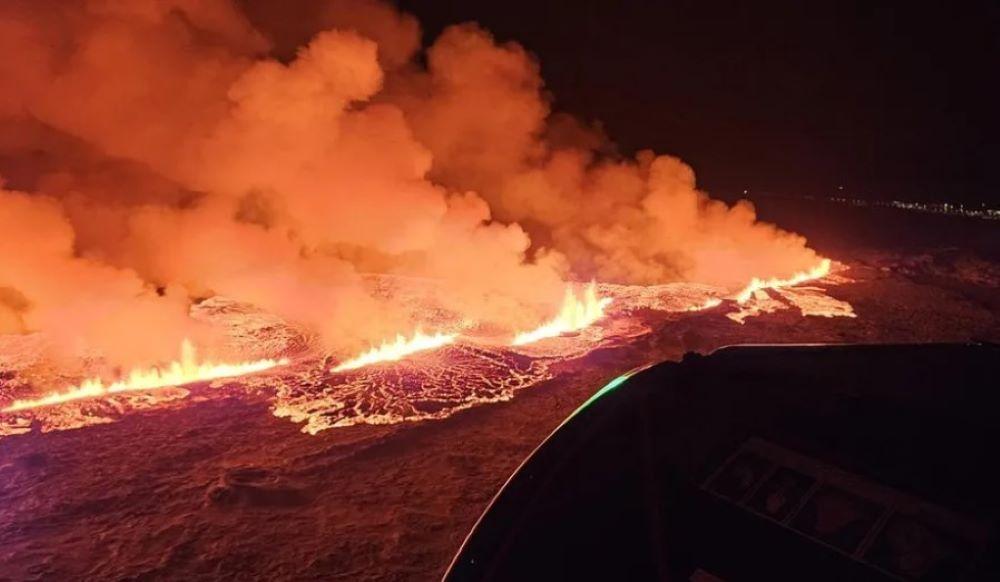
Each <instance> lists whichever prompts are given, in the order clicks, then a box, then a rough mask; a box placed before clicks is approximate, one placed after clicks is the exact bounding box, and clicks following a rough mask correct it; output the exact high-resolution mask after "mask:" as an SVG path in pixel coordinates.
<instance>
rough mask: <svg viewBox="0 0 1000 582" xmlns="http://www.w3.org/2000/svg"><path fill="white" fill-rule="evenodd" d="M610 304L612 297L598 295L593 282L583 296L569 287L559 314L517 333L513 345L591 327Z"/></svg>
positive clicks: (602, 315)
mask: <svg viewBox="0 0 1000 582" xmlns="http://www.w3.org/2000/svg"><path fill="white" fill-rule="evenodd" d="M610 304H611V298H610V297H602V298H598V297H597V285H595V284H594V283H593V282H591V283H590V284H589V285H587V288H586V289H585V290H584V293H583V297H582V298H577V296H576V294H575V293H574V292H573V288H572V287H567V288H566V296H565V297H564V298H563V305H562V309H560V310H559V315H557V316H556V317H555V318H554V319H552V320H551V321H549V322H548V323H545V324H544V325H542V326H541V327H539V328H537V329H534V330H532V331H527V332H523V333H519V334H517V337H515V338H514V341H513V342H512V345H515V346H521V345H524V344H530V343H533V342H536V341H538V340H541V339H545V338H550V337H556V336H558V335H562V334H564V333H569V332H573V331H579V330H581V329H583V328H585V327H589V326H590V325H591V324H593V323H594V322H595V321H597V320H598V319H601V318H602V317H604V309H605V308H606V307H607V306H608V305H610Z"/></svg>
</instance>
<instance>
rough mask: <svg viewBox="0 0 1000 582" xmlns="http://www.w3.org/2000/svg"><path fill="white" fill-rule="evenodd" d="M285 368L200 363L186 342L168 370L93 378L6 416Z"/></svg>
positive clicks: (17, 406) (15, 407) (18, 403)
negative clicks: (108, 380) (114, 379)
mask: <svg viewBox="0 0 1000 582" xmlns="http://www.w3.org/2000/svg"><path fill="white" fill-rule="evenodd" d="M285 364H288V360H287V359H280V360H270V359H265V360H255V361H249V362H240V363H236V364H217V363H213V362H201V363H199V362H198V358H197V354H196V352H195V348H194V345H192V344H191V342H189V341H188V340H184V342H183V343H182V344H181V359H180V360H179V361H174V362H171V363H170V365H169V366H168V367H166V368H157V367H152V368H145V369H143V368H134V369H132V371H131V372H129V373H128V376H127V377H126V378H125V379H124V380H119V381H117V382H112V383H110V384H105V383H104V381H103V380H101V379H100V378H90V379H87V380H84V381H83V382H81V383H80V384H78V385H76V386H72V387H70V388H68V389H67V390H64V391H62V392H52V393H50V394H48V395H46V396H43V397H41V398H38V399H34V400H15V401H14V402H13V403H12V404H11V405H10V406H8V407H6V408H4V409H3V412H17V411H19V410H27V409H31V408H40V407H43V406H52V405H55V404H61V403H63V402H69V401H72V400H80V399H83V398H96V397H100V396H106V395H109V394H116V393H119V392H130V391H134V390H153V389H156V388H169V387H174V386H182V385H184V384H191V383H193V382H204V381H208V380H217V379H219V378H231V377H235V376H245V375H247V374H254V373H256V372H263V371H264V370H269V369H271V368H274V367H276V366H283V365H285Z"/></svg>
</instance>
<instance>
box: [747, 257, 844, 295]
mask: <svg viewBox="0 0 1000 582" xmlns="http://www.w3.org/2000/svg"><path fill="white" fill-rule="evenodd" d="M831 266H832V262H831V261H830V259H823V260H822V261H820V262H819V264H817V265H816V266H815V267H813V268H812V269H809V270H808V271H800V272H798V273H795V274H794V275H792V276H791V277H789V278H787V279H778V278H775V277H772V278H770V279H758V278H756V277H754V278H753V279H752V280H751V281H750V283H749V284H747V286H746V287H744V288H743V290H742V291H740V292H739V293H737V294H736V297H735V299H736V302H737V303H739V304H743V303H746V302H747V301H749V300H750V298H751V297H753V295H754V293H756V292H757V291H762V290H764V289H781V288H783V287H794V286H796V285H801V284H802V283H805V282H806V281H813V280H815V279H822V278H823V277H826V276H827V275H829V274H830V267H831Z"/></svg>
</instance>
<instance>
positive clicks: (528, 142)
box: [0, 0, 818, 363]
mask: <svg viewBox="0 0 1000 582" xmlns="http://www.w3.org/2000/svg"><path fill="white" fill-rule="evenodd" d="M419 39H420V29H419V24H418V23H417V21H416V20H415V19H414V18H413V17H412V16H409V15H406V14H403V13H400V12H399V11H398V10H396V9H395V8H394V7H392V6H391V5H388V4H384V3H381V2H376V1H374V0H343V1H333V2H326V3H322V2H301V1H293V2H288V3H280V6H279V3H273V2H262V1H261V2H249V3H246V4H237V3H236V2H232V1H229V0H77V1H71V2H63V1H56V0H49V1H45V0H41V1H40V0H9V1H7V2H4V3H3V4H2V5H0V55H3V58H2V59H0V127H2V131H0V175H2V176H3V177H4V179H5V182H6V186H4V190H3V191H2V192H0V226H2V229H3V230H2V232H3V236H2V240H0V249H2V251H3V260H2V262H0V333H24V332H30V331H43V332H45V333H46V334H48V335H50V336H52V337H53V338H56V339H57V340H58V341H57V343H58V344H59V345H60V346H63V347H65V348H67V351H74V350H75V351H79V350H81V349H93V350H98V351H100V352H102V353H105V354H107V355H108V357H109V358H111V359H113V360H114V361H118V362H121V363H133V362H139V361H147V360H151V359H155V358H158V357H164V356H169V355H170V354H173V353H175V351H176V348H177V345H178V343H179V340H180V338H181V337H184V336H193V337H196V338H202V339H203V341H205V342H209V341H210V337H209V336H208V335H207V333H208V332H206V331H205V330H202V329H200V328H199V326H198V325H197V324H196V323H194V322H193V321H191V320H190V318H189V317H188V316H187V312H188V308H189V306H190V304H191V303H192V302H193V301H197V300H198V299H200V298H204V297H208V296H211V295H215V294H221V295H226V296H228V297H231V298H233V299H236V300H240V301H246V302H249V303H253V304H255V305H258V306H260V307H262V308H265V309H267V310H270V311H273V312H274V313H276V314H278V315H281V316H283V317H285V318H287V319H289V320H290V321H293V322H296V323H299V324H301V325H303V326H306V327H308V328H309V329H311V330H313V331H314V332H316V333H317V334H318V335H319V336H320V337H321V338H322V339H323V340H324V341H325V342H326V344H327V346H328V347H330V348H331V349H353V348H354V347H356V346H359V345H363V344H364V343H367V342H371V341H376V340H379V339H381V338H384V337H387V336H390V335H392V334H395V333H396V332H398V331H405V330H408V329H412V328H413V327H414V326H415V325H417V324H419V323H421V322H420V321H419V314H414V313H410V312H407V310H406V309H405V308H403V307H402V306H399V305H397V304H394V303H392V302H387V301H385V300H384V299H380V298H377V297H375V296H372V295H371V294H370V293H369V292H368V291H367V290H366V288H365V286H364V285H363V283H362V279H361V275H362V274H364V273H368V272H380V273H393V274H405V275H416V276H421V277H428V278H433V279H436V280H440V281H443V283H444V285H446V286H447V287H448V289H449V290H450V291H451V293H450V294H449V295H450V296H451V299H450V301H451V302H452V303H454V305H453V307H454V308H455V309H456V310H457V311H459V312H460V313H463V314H465V315H466V316H467V318H468V319H470V320H474V321H480V322H483V323H484V324H486V325H490V324H495V325H500V326H505V327H508V328H510V327H513V328H518V327H520V328H522V329H523V328H525V327H527V326H530V325H532V324H534V323H537V321H538V317H539V313H540V311H539V310H540V309H544V308H545V307H547V306H551V305H553V304H555V303H557V302H558V301H559V299H560V298H561V297H562V286H563V281H564V280H566V279H569V278H575V279H590V278H597V279H599V280H605V281H615V282H631V283H662V282H666V281H672V280H689V281H697V282H702V283H712V284H718V285H723V286H730V287H737V286H739V285H742V284H744V283H746V282H747V281H748V280H749V279H750V278H751V277H754V276H767V277H769V276H787V275H789V274H791V273H792V272H794V271H798V270H802V269H804V268H808V267H810V266H812V265H813V264H815V263H816V261H817V260H818V259H817V256H816V255H815V253H813V252H812V251H811V250H809V249H808V248H807V247H806V244H805V240H804V239H802V238H801V237H799V236H797V235H794V234H790V233H787V232H784V231H781V230H779V229H777V228H775V227H773V226H770V225H767V224H762V223H759V222H757V221H756V219H755V216H754V211H753V208H752V206H750V205H749V204H748V203H740V204H737V205H736V206H734V207H727V206H726V205H725V204H723V203H721V202H717V201H713V200H711V199H710V198H708V196H707V195H706V194H704V193H702V192H700V191H698V190H697V188H696V185H695V180H694V174H693V172H692V170H691V168H689V167H688V166H686V165H685V164H684V163H683V162H681V161H680V160H678V159H676V158H673V157H669V156H657V155H655V154H653V153H652V152H640V153H639V154H638V155H637V156H635V158H634V159H624V158H620V157H617V156H611V155H608V154H606V153H604V152H607V151H610V149H611V148H609V147H608V146H609V143H608V141H607V139H606V138H605V137H604V136H603V135H601V134H600V133H599V132H597V131H595V130H593V129H592V128H590V127H588V126H586V125H584V124H582V123H580V122H577V121H575V120H573V119H572V118H570V117H568V116H565V115H558V114H553V112H552V111H551V106H550V103H549V100H548V99H547V97H546V94H545V91H544V85H543V82H542V79H541V78H540V76H539V70H538V65H537V63H536V62H535V60H534V58H533V57H532V56H531V55H530V54H528V53H527V52H526V51H525V50H524V49H523V48H522V47H520V46H518V45H516V44H514V43H497V42H496V41H495V40H494V39H493V38H492V37H491V36H490V35H489V33H488V32H486V31H484V30H482V29H481V28H479V27H477V26H476V25H474V24H465V25H459V26H455V27H452V28H449V29H447V30H446V31H445V32H444V33H443V34H442V35H441V36H440V37H439V38H438V39H436V40H435V41H434V42H433V44H432V45H431V46H430V47H428V48H427V49H426V54H425V56H426V59H423V58H420V57H421V54H420V50H421V49H420V46H419Z"/></svg>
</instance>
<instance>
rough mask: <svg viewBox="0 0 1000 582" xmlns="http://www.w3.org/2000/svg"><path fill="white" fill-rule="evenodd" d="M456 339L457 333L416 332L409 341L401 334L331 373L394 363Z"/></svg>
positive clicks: (337, 367) (339, 366)
mask: <svg viewBox="0 0 1000 582" xmlns="http://www.w3.org/2000/svg"><path fill="white" fill-rule="evenodd" d="M457 337H458V334H457V333H452V334H447V333H436V334H434V335H426V334H424V333H421V332H420V330H417V331H416V332H415V333H414V334H413V337H412V338H410V339H406V337H405V336H403V334H396V340H395V341H392V342H389V341H383V342H382V345H381V346H379V347H377V348H376V347H373V348H372V349H370V350H368V351H367V352H365V353H363V354H361V355H360V356H358V357H356V358H353V359H350V360H347V361H346V362H341V363H340V364H338V365H337V366H336V367H334V368H333V369H332V370H331V371H332V372H343V371H345V370H355V369H357V368H361V367H364V366H370V365H372V364H377V363H379V362H395V361H397V360H401V359H403V358H405V357H406V356H409V355H410V354H415V353H417V352H423V351H426V350H433V349H436V348H440V347H441V346H445V345H447V344H450V343H453V342H454V341H455V338H457Z"/></svg>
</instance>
